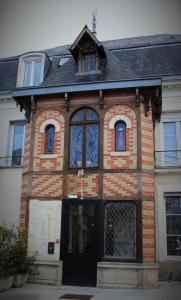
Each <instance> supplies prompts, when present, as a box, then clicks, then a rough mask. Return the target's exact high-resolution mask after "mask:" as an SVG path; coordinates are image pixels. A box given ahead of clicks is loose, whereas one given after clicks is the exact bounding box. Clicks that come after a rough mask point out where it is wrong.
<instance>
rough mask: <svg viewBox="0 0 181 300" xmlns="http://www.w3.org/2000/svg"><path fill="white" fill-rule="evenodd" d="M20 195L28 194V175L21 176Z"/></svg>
mask: <svg viewBox="0 0 181 300" xmlns="http://www.w3.org/2000/svg"><path fill="white" fill-rule="evenodd" d="M21 188H22V190H21V196H22V197H26V196H28V176H27V175H23V176H22V185H21Z"/></svg>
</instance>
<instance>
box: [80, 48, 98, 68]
mask: <svg viewBox="0 0 181 300" xmlns="http://www.w3.org/2000/svg"><path fill="white" fill-rule="evenodd" d="M95 70H96V55H95V53H87V54H84V55H82V72H91V71H95Z"/></svg>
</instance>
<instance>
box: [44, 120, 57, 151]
mask: <svg viewBox="0 0 181 300" xmlns="http://www.w3.org/2000/svg"><path fill="white" fill-rule="evenodd" d="M45 134H46V138H45V153H47V154H52V153H53V152H54V135H55V126H54V125H51V124H50V125H47V126H46V129H45Z"/></svg>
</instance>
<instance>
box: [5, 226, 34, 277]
mask: <svg viewBox="0 0 181 300" xmlns="http://www.w3.org/2000/svg"><path fill="white" fill-rule="evenodd" d="M37 255H38V254H37V252H34V253H33V254H32V255H31V256H28V255H27V234H26V233H25V232H23V233H21V232H20V231H19V229H18V228H7V227H6V226H4V225H0V278H6V277H8V276H9V275H14V274H23V273H28V274H31V273H34V272H37V267H36V265H35V263H36V259H37Z"/></svg>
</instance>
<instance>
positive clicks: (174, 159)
mask: <svg viewBox="0 0 181 300" xmlns="http://www.w3.org/2000/svg"><path fill="white" fill-rule="evenodd" d="M155 167H156V168H176V167H177V168H178V167H181V150H169V151H155Z"/></svg>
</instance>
